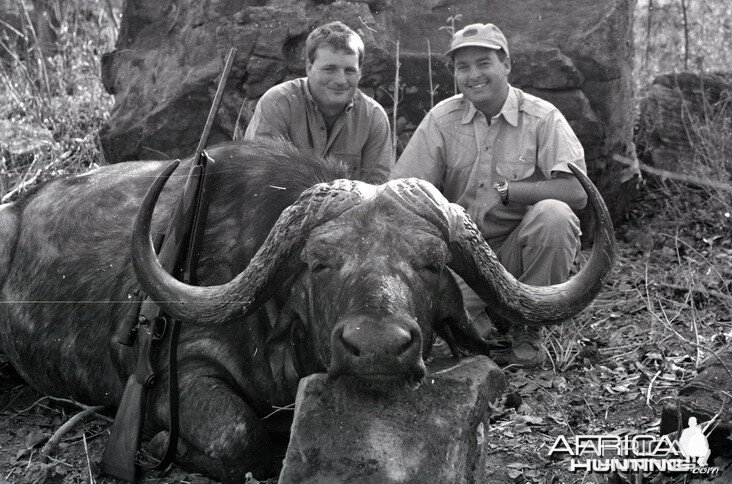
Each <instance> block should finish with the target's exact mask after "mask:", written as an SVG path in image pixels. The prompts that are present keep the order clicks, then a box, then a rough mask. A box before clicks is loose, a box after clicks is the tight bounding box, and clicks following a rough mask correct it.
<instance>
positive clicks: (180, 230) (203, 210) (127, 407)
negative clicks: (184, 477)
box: [101, 48, 237, 482]
mask: <svg viewBox="0 0 732 484" xmlns="http://www.w3.org/2000/svg"><path fill="white" fill-rule="evenodd" d="M236 51H237V50H236V49H234V48H232V49H231V50H230V51H229V54H228V56H227V58H226V63H225V66H224V71H223V72H222V75H221V78H220V79H219V85H218V88H217V90H216V95H215V97H214V100H213V103H212V105H211V109H210V110H209V114H208V118H207V119H206V124H205V126H204V130H203V133H202V135H201V139H200V141H199V143H198V147H197V148H196V152H195V155H194V160H193V165H192V166H191V169H190V171H189V173H188V178H187V179H186V185H185V188H184V190H183V194H182V196H181V199H180V201H179V203H178V206H177V207H176V209H175V210H174V212H173V215H172V217H171V223H170V225H169V226H168V230H167V232H166V234H165V236H163V237H160V236H159V235H158V237H157V238H156V241H155V242H156V243H155V245H156V251H158V252H159V255H158V259H159V260H160V264H161V265H162V266H163V268H165V269H166V270H167V271H168V272H170V273H171V274H174V275H176V274H178V275H179V276H178V277H180V278H181V280H182V281H183V282H186V283H188V284H195V283H196V282H197V281H196V275H195V274H196V268H197V264H198V257H199V253H200V248H201V243H202V240H203V232H204V229H205V226H206V218H207V213H208V194H209V192H210V187H209V186H208V185H209V184H208V183H207V180H208V178H207V177H206V173H207V171H209V170H210V169H211V168H212V167H213V163H214V160H213V159H211V158H210V157H209V156H208V154H207V153H206V151H205V146H206V142H207V140H208V136H209V133H210V132H211V126H212V125H213V120H214V117H215V115H216V112H217V111H218V107H219V104H220V102H221V96H222V93H223V89H224V86H225V84H226V79H227V78H228V75H229V72H230V70H231V66H232V64H233V61H234V56H235V55H236ZM168 326H169V327H170V328H169V351H168V357H169V379H168V384H169V392H168V394H169V408H170V411H169V421H168V424H169V438H168V445H167V448H166V451H165V453H164V456H163V458H162V460H161V462H160V463H159V464H158V465H157V466H156V467H155V468H156V469H163V468H165V467H167V466H168V465H169V464H170V463H171V462H172V460H173V457H174V455H175V449H176V447H177V440H178V408H177V406H178V380H177V351H176V349H177V342H178V333H179V331H180V322H179V321H175V320H172V321H168V318H167V317H166V315H165V314H164V313H163V311H162V310H161V309H160V308H159V307H158V306H157V304H155V303H154V302H153V301H152V300H150V299H149V298H148V297H147V296H146V295H145V294H143V293H142V291H140V290H138V291H136V293H135V299H134V301H133V303H132V305H131V306H130V310H129V311H128V314H127V317H125V319H124V320H123V322H122V324H121V325H120V327H119V328H118V330H117V331H116V332H115V334H114V336H113V337H112V340H113V341H114V342H116V343H119V344H122V345H126V346H132V345H133V344H134V342H135V340H137V362H136V365H135V371H134V373H133V374H132V375H130V376H129V378H128V379H127V384H126V386H125V390H124V393H123V395H122V400H121V402H120V405H119V408H118V409H117V414H116V416H115V419H114V423H113V424H112V428H111V431H110V438H109V441H108V443H107V447H106V448H105V450H104V455H103V457H102V462H101V467H102V472H103V473H104V474H109V475H111V476H114V477H116V478H118V479H122V480H125V481H130V482H137V480H138V478H139V476H140V474H141V472H140V469H139V468H138V466H136V465H135V456H136V455H137V450H138V449H139V447H140V441H141V438H142V430H143V426H144V417H145V406H146V400H147V391H148V389H150V388H151V387H152V386H154V385H155V383H156V382H157V379H158V378H157V375H156V374H155V372H154V369H153V365H152V359H153V356H152V353H153V349H154V342H155V341H156V340H158V339H161V338H162V337H163V335H164V334H165V332H166V329H167V327H168Z"/></svg>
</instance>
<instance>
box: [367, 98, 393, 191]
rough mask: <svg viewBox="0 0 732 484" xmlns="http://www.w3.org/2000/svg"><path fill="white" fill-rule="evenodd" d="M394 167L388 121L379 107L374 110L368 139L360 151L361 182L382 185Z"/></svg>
mask: <svg viewBox="0 0 732 484" xmlns="http://www.w3.org/2000/svg"><path fill="white" fill-rule="evenodd" d="M393 166H394V149H393V145H392V144H391V135H390V132H389V119H388V118H387V117H386V112H384V109H383V108H382V107H381V106H378V107H377V109H375V110H374V115H373V116H372V117H371V125H370V126H369V137H368V138H367V139H366V144H364V146H363V149H362V150H361V180H363V181H365V182H367V183H374V184H379V183H384V182H385V181H386V180H388V179H389V173H390V172H391V169H392V167H393Z"/></svg>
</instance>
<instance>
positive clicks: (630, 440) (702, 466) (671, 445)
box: [549, 417, 719, 475]
mask: <svg viewBox="0 0 732 484" xmlns="http://www.w3.org/2000/svg"><path fill="white" fill-rule="evenodd" d="M711 423H712V421H710V422H707V424H706V425H705V426H704V428H701V426H699V425H698V424H697V421H696V417H690V418H689V426H688V427H687V428H685V429H684V430H683V431H682V432H681V435H680V436H679V438H678V439H672V438H671V437H669V436H667V435H663V436H660V437H659V436H654V435H633V436H623V437H621V436H617V435H575V436H572V437H570V438H567V437H565V436H563V435H560V436H558V437H557V439H556V440H555V441H554V445H552V447H551V448H550V449H549V456H553V455H554V456H559V457H562V456H567V457H570V462H569V470H570V471H573V472H578V471H582V472H598V473H603V472H616V471H619V472H639V471H640V472H668V473H673V472H691V473H692V474H705V475H714V474H717V473H719V468H718V467H709V466H708V465H707V460H708V459H709V454H710V450H709V441H708V440H707V436H706V435H705V431H706V430H707V429H708V428H709V426H710V425H711Z"/></svg>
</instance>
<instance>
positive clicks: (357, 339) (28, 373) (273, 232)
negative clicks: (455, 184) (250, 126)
mask: <svg viewBox="0 0 732 484" xmlns="http://www.w3.org/2000/svg"><path fill="white" fill-rule="evenodd" d="M209 154H210V156H211V157H212V158H213V159H214V160H216V163H215V167H214V169H212V170H211V173H210V174H209V176H210V177H211V183H212V186H213V187H215V189H214V190H213V192H212V194H211V198H210V203H209V206H210V208H209V214H208V221H207V225H206V229H205V233H204V236H203V245H202V251H201V255H200V263H199V267H198V281H199V284H200V285H199V286H191V285H186V284H184V283H182V282H179V281H178V280H176V279H175V278H174V277H172V276H171V275H169V274H168V273H166V272H165V271H164V270H163V269H162V267H161V266H160V264H159V262H158V260H157V258H156V255H155V252H154V250H153V247H152V242H151V235H150V234H151V232H153V233H154V232H163V231H164V230H165V226H166V223H167V221H168V220H169V218H170V215H171V212H172V210H173V208H174V207H175V206H176V204H177V200H178V198H179V196H180V194H181V191H182V187H183V185H184V183H185V175H186V174H187V173H188V170H189V168H190V165H191V163H192V159H188V160H184V161H183V162H181V163H180V165H177V164H176V163H169V162H161V161H144V162H128V163H120V164H116V165H112V166H105V167H102V168H99V169H96V170H93V171H90V172H88V173H85V174H82V175H77V176H69V177H65V178H61V179H56V180H53V181H51V182H48V183H46V184H44V185H42V186H40V187H39V188H37V189H36V190H35V191H33V192H32V193H30V194H28V195H27V196H26V197H25V198H23V199H22V200H20V201H18V202H15V203H14V204H8V205H4V206H2V207H0V287H1V288H2V293H1V296H0V301H1V302H2V303H1V304H0V351H2V352H3V353H4V354H5V355H6V356H7V357H8V359H9V360H10V362H11V363H12V365H13V366H14V367H15V368H16V369H17V371H18V372H19V374H20V375H21V376H22V377H23V378H24V379H25V380H26V381H27V382H28V383H29V384H30V385H31V386H32V387H33V388H35V389H36V390H37V391H39V392H41V393H44V394H50V395H56V396H63V397H67V398H73V399H76V400H78V401H81V402H84V403H87V404H89V405H105V406H108V407H109V408H110V409H112V408H114V407H116V406H117V405H119V402H120V399H121V397H122V393H123V389H124V385H125V382H126V380H127V378H128V376H129V375H130V374H131V373H132V372H133V370H134V364H135V354H136V350H135V349H134V348H132V349H130V348H128V347H126V346H122V345H119V344H116V343H113V342H112V338H111V337H112V335H113V334H114V333H115V332H116V331H117V329H118V328H119V326H120V325H121V324H122V321H123V320H124V318H125V316H126V313H127V309H128V306H129V301H130V300H131V299H132V298H133V297H134V296H133V295H134V293H135V291H136V290H137V289H138V288H139V287H140V286H141V287H142V289H143V290H144V291H145V292H146V293H148V294H149V295H150V296H151V297H152V298H153V299H154V300H155V301H156V302H157V303H158V304H159V305H160V306H161V307H162V308H163V309H164V310H165V311H166V313H168V314H169V315H171V316H172V317H174V318H177V319H179V320H180V321H183V322H184V323H183V326H182V331H181V334H180V341H179V345H178V357H177V359H178V375H179V390H180V392H179V395H180V437H181V443H182V445H181V446H180V449H181V452H180V453H179V455H178V456H177V457H176V460H177V462H178V463H179V464H180V465H182V466H184V467H187V468H189V469H195V470H199V471H202V472H204V473H206V474H208V475H211V476H214V477H217V478H219V479H222V480H232V481H236V480H242V479H243V475H244V473H246V472H247V471H255V472H256V471H258V470H259V471H260V472H262V471H264V470H265V469H266V468H267V466H269V465H270V464H271V461H272V457H271V454H272V452H271V449H272V445H273V442H275V441H277V440H278V439H280V438H281V437H282V431H284V432H285V434H286V431H287V426H286V423H285V425H284V426H283V425H282V422H279V424H278V423H277V422H276V419H274V418H269V415H270V414H271V413H272V410H273V407H281V406H285V405H288V404H291V403H292V402H293V401H294V396H295V392H296V389H297V383H298V380H299V379H300V378H302V377H303V376H305V375H308V374H311V373H314V372H327V373H328V375H330V377H332V378H347V379H355V381H362V382H366V383H368V384H376V385H378V384H401V383H403V384H410V385H414V384H418V383H419V381H420V380H421V379H422V377H423V376H424V375H425V371H426V370H425V363H424V359H425V358H426V355H427V354H428V353H429V351H430V347H431V345H432V342H433V340H434V338H435V335H440V336H441V337H442V338H443V339H445V340H446V341H447V342H448V344H449V345H450V348H451V349H452V350H453V352H454V354H455V355H456V356H458V355H459V354H462V353H487V351H488V349H489V346H488V342H486V341H484V340H482V339H481V338H480V336H479V335H478V333H477V331H476V329H475V328H474V326H473V325H472V322H471V321H470V319H469V317H468V316H467V313H466V311H465V309H464V307H463V304H462V299H461V296H460V291H459V289H458V287H457V285H456V283H455V281H454V279H453V277H452V275H451V274H450V271H448V270H447V268H448V267H449V268H451V269H453V270H454V271H455V272H456V273H457V274H459V275H460V276H462V277H463V278H464V279H465V280H466V281H467V283H468V284H469V285H470V286H471V287H472V288H473V289H475V290H476V292H478V294H480V295H481V296H482V297H483V298H484V300H486V301H488V302H490V306H489V311H490V313H491V315H492V316H494V317H503V318H506V319H508V320H511V321H514V322H519V323H523V324H532V325H544V324H556V323H560V322H562V321H564V320H566V319H567V318H570V317H572V316H573V315H575V314H577V313H578V312H579V311H581V310H582V309H583V308H584V307H585V306H586V305H587V304H589V303H590V302H591V301H592V299H593V298H594V297H595V296H596V295H597V293H598V292H599V290H600V289H601V287H602V285H603V283H604V280H605V278H606V276H607V274H608V272H609V270H610V268H611V266H612V261H613V253H614V239H613V234H612V225H611V223H610V220H609V216H608V213H607V209H606V208H605V205H604V203H603V202H602V199H601V198H600V196H599V194H598V192H597V190H596V189H595V187H594V186H593V185H592V184H591V182H590V181H589V180H588V179H587V178H586V177H585V176H584V175H583V174H581V173H577V176H578V177H579V179H580V181H581V183H582V185H583V186H584V188H585V190H586V191H587V192H588V195H589V200H590V204H591V206H592V209H593V211H594V214H595V217H596V224H595V227H596V228H595V234H594V239H595V245H594V248H593V250H592V253H591V255H590V258H589V260H588V262H587V263H586V264H585V265H584V267H583V268H582V269H581V270H580V271H579V272H578V273H577V274H576V275H575V276H574V277H572V278H571V279H570V280H569V281H567V282H565V283H563V284H560V285H556V286H549V287H532V286H527V285H525V284H522V283H520V282H518V281H517V280H516V279H515V278H513V277H512V276H511V275H510V274H509V273H508V272H507V271H506V270H505V269H504V268H503V267H502V266H501V265H500V264H499V263H498V261H497V259H496V257H495V255H494V254H493V252H492V251H491V249H490V247H489V246H488V245H487V244H486V243H485V241H484V240H483V238H482V237H481V235H480V233H479V232H478V231H477V229H476V226H475V225H474V224H473V222H472V221H471V220H470V219H469V217H468V216H467V215H466V213H465V211H464V210H463V209H462V208H461V207H459V206H457V205H454V204H450V203H448V202H447V201H446V200H445V199H444V198H443V196H442V195H441V194H440V193H439V191H438V190H437V189H435V188H434V187H433V186H432V185H430V184H428V183H426V182H424V181H421V180H418V179H402V180H395V181H391V182H388V183H385V184H383V185H371V184H367V183H363V182H359V181H354V180H349V179H346V177H347V176H348V174H349V173H348V171H347V169H346V168H345V167H344V166H343V165H341V164H340V163H338V162H334V161H329V160H323V159H319V158H317V157H314V156H311V155H309V154H304V153H300V152H298V151H296V150H295V148H294V147H292V146H291V145H288V144H286V143H284V142H279V141H259V142H244V143H231V144H226V145H221V146H217V147H214V148H212V149H210V150H209ZM148 188H150V190H149V192H148ZM146 192H147V195H146ZM133 227H134V231H133ZM166 356H167V350H166V349H165V348H164V347H163V346H162V345H161V348H160V351H159V352H158V354H157V356H156V358H155V360H154V362H153V363H154V367H155V368H156V370H157V373H159V374H160V375H161V376H162V378H161V381H160V383H159V384H157V385H156V386H155V387H154V388H153V389H151V390H150V393H149V396H148V405H147V412H146V417H145V430H146V433H147V434H148V435H155V434H156V433H159V432H163V431H164V429H165V423H166V422H167V418H168V415H167V412H168V407H167V404H166V402H167V400H168V395H167V386H166V385H165V379H166V377H165V376H164V375H165V372H164V370H165V367H166V366H167V359H166ZM183 449H185V450H184V451H183Z"/></svg>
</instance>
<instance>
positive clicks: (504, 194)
mask: <svg viewBox="0 0 732 484" xmlns="http://www.w3.org/2000/svg"><path fill="white" fill-rule="evenodd" d="M493 188H495V189H496V191H497V192H498V194H499V195H500V196H501V203H502V204H504V205H508V180H503V181H500V182H497V183H494V184H493Z"/></svg>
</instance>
